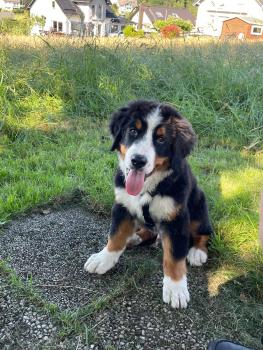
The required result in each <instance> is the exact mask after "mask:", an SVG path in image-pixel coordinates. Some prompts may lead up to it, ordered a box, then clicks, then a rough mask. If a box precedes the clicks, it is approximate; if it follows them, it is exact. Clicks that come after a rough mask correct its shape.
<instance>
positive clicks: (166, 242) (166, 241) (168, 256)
mask: <svg viewBox="0 0 263 350" xmlns="http://www.w3.org/2000/svg"><path fill="white" fill-rule="evenodd" d="M162 245H163V271H164V275H165V276H169V277H170V278H171V279H172V280H174V281H180V280H181V279H182V278H183V276H184V275H185V274H186V262H185V259H182V260H175V259H174V257H173V255H172V245H171V240H170V238H169V237H168V236H167V235H164V236H163V237H162Z"/></svg>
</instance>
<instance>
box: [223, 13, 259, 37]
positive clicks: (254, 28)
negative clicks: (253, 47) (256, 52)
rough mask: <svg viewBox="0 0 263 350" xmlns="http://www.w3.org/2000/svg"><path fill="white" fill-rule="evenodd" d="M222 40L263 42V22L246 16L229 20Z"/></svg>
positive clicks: (224, 26)
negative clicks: (233, 39)
mask: <svg viewBox="0 0 263 350" xmlns="http://www.w3.org/2000/svg"><path fill="white" fill-rule="evenodd" d="M220 38H221V39H227V38H236V39H252V40H263V20H259V19H257V18H253V17H245V16H244V17H243V16H239V17H235V18H231V19H227V20H225V21H224V22H223V27H222V33H221V36H220Z"/></svg>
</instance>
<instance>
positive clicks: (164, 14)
mask: <svg viewBox="0 0 263 350" xmlns="http://www.w3.org/2000/svg"><path fill="white" fill-rule="evenodd" d="M138 11H141V12H144V13H145V14H146V15H147V16H148V17H149V19H150V21H151V22H152V23H153V22H155V21H156V20H158V19H162V20H166V19H167V18H168V17H169V16H174V17H178V18H181V19H184V20H188V21H190V22H192V23H193V24H194V23H195V17H194V16H193V15H192V14H191V12H190V11H188V10H187V9H184V8H183V9H178V8H174V7H166V6H147V5H141V6H140V7H139V8H138V10H137V11H136V12H135V13H137V12H138ZM135 13H134V14H135Z"/></svg>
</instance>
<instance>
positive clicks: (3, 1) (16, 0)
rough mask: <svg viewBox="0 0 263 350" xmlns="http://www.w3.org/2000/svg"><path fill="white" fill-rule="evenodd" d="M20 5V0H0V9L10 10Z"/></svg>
mask: <svg viewBox="0 0 263 350" xmlns="http://www.w3.org/2000/svg"><path fill="white" fill-rule="evenodd" d="M20 7H21V6H20V0H0V9H1V10H7V11H12V10H14V9H19V8H20Z"/></svg>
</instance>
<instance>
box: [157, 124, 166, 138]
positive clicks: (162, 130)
mask: <svg viewBox="0 0 263 350" xmlns="http://www.w3.org/2000/svg"><path fill="white" fill-rule="evenodd" d="M165 132H166V130H165V127H164V126H161V127H159V128H158V129H157V131H156V135H157V136H164V135H165Z"/></svg>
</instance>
